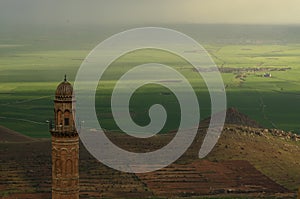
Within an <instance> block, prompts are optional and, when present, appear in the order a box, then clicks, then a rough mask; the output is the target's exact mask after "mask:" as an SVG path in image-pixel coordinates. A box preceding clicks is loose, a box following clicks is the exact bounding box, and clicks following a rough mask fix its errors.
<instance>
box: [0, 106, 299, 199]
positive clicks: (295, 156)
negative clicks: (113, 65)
mask: <svg viewBox="0 0 300 199" xmlns="http://www.w3.org/2000/svg"><path fill="white" fill-rule="evenodd" d="M229 112H230V113H231V114H228V115H227V117H228V116H230V119H227V120H226V121H227V122H228V121H232V123H238V121H240V122H241V123H242V124H243V125H237V124H232V123H230V124H226V125H225V127H224V129H223V132H222V134H221V137H220V139H219V141H218V143H217V145H216V146H215V148H214V149H213V151H212V152H211V153H210V154H209V155H208V156H207V157H206V158H205V159H203V160H199V159H198V151H199V149H200V146H201V142H202V140H203V137H204V135H205V133H206V128H207V121H206V122H205V121H204V122H203V123H201V125H200V127H199V129H198V135H197V138H196V139H195V141H194V143H193V144H192V146H191V147H190V148H189V150H188V151H187V152H186V153H185V154H184V155H183V157H182V158H180V159H179V160H178V161H176V162H175V163H173V164H171V165H169V166H168V167H166V168H163V169H161V170H159V171H155V172H150V173H146V174H138V175H135V174H130V173H123V172H119V171H116V170H113V169H111V168H108V167H107V166H105V165H103V164H101V163H99V162H98V161H97V160H95V159H94V158H93V157H92V156H91V155H90V154H89V153H88V152H87V151H86V150H85V148H84V146H83V145H81V146H80V165H79V168H80V189H81V191H80V197H81V198H100V197H105V198H120V197H122V198H152V197H153V198H154V197H171V198H173V197H192V196H193V197H196V198H197V197H200V196H201V197H202V196H206V197H229V198H230V197H234V198H264V197H277V198H295V197H296V191H297V189H298V187H299V185H300V137H299V136H298V135H295V134H292V133H290V132H284V131H281V130H276V129H264V128H258V127H259V125H258V124H255V123H253V122H252V121H250V119H249V118H248V117H246V116H243V114H241V113H239V112H238V111H236V110H229ZM244 124H248V125H249V124H255V125H252V126H245V125H244ZM107 135H108V137H109V138H110V139H111V140H112V141H113V142H114V143H116V144H118V145H119V146H120V147H122V148H124V149H127V150H130V151H136V152H138V151H139V152H141V151H143V152H145V151H151V150H155V149H158V148H160V147H162V146H164V145H165V144H167V143H168V142H169V141H170V140H171V139H172V138H173V136H174V133H170V134H165V135H160V136H154V137H153V138H150V139H134V138H132V137H130V136H126V135H124V134H117V133H107ZM25 140H26V139H25ZM158 158H159V157H158ZM0 176H1V178H0V196H1V197H2V198H3V199H7V198H22V199H23V198H32V199H38V198H41V199H46V198H51V142H50V140H44V141H31V142H5V143H3V142H2V143H0Z"/></svg>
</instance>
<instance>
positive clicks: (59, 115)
mask: <svg viewBox="0 0 300 199" xmlns="http://www.w3.org/2000/svg"><path fill="white" fill-rule="evenodd" d="M56 118H57V124H56V125H58V126H59V127H61V126H62V111H61V110H58V111H57V117H56Z"/></svg>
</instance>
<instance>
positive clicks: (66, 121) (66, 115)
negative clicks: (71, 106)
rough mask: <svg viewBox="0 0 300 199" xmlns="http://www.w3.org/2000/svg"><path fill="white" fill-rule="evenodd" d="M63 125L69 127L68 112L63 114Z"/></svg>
mask: <svg viewBox="0 0 300 199" xmlns="http://www.w3.org/2000/svg"><path fill="white" fill-rule="evenodd" d="M64 125H65V126H69V125H70V111H69V110H66V111H65V113H64Z"/></svg>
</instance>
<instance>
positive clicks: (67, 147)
mask: <svg viewBox="0 0 300 199" xmlns="http://www.w3.org/2000/svg"><path fill="white" fill-rule="evenodd" d="M73 102H74V95H73V87H72V85H71V84H70V83H69V82H68V81H67V79H66V77H65V79H64V81H63V82H61V83H60V84H59V85H58V87H57V89H56V92H55V99H54V118H55V119H54V124H52V125H51V127H50V132H51V135H52V199H78V198H79V170H78V160H79V137H78V133H77V131H76V128H75V123H74V114H75V110H74V107H72V104H73Z"/></svg>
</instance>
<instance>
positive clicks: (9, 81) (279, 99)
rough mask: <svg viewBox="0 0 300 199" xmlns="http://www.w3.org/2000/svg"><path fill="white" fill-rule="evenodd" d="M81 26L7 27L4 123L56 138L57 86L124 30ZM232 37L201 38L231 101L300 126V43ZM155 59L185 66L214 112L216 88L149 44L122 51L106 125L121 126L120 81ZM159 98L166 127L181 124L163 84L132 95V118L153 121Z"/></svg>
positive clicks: (102, 111) (273, 122) (1, 64)
mask: <svg viewBox="0 0 300 199" xmlns="http://www.w3.org/2000/svg"><path fill="white" fill-rule="evenodd" d="M82 31H83V33H82V35H81V34H80V32H78V34H73V37H69V36H68V32H67V33H66V31H61V32H63V35H62V34H60V32H55V33H53V32H52V33H51V32H50V33H47V32H46V31H41V32H42V33H43V34H39V33H35V34H32V35H30V34H28V33H29V32H30V30H29V29H28V30H26V31H25V30H24V36H20V34H21V33H18V34H17V33H16V35H11V34H8V33H5V32H4V33H2V34H3V35H4V36H2V37H0V38H1V40H0V125H3V126H6V127H8V128H11V129H13V130H16V131H18V132H21V133H23V134H25V135H29V136H32V137H50V133H49V132H48V124H47V123H46V121H47V120H51V119H52V117H53V98H54V92H55V88H56V86H57V85H58V84H59V82H60V81H62V80H63V76H64V74H67V75H68V80H69V81H70V82H72V83H73V81H74V79H75V76H76V72H77V70H78V68H79V66H80V64H81V62H82V61H83V60H84V58H85V57H86V56H87V54H88V53H89V51H90V50H92V49H93V48H94V47H95V46H96V45H97V43H98V42H100V41H102V40H103V39H104V38H106V37H108V36H109V35H110V33H117V32H115V31H114V30H111V31H110V33H107V32H106V34H103V35H101V36H99V37H98V36H97V34H92V33H89V34H90V35H88V33H87V31H85V30H82ZM97 31H98V32H99V30H97ZM91 32H92V31H91ZM194 34H195V33H194ZM74 35H75V36H74ZM87 36H88V37H87ZM198 37H201V36H198ZM215 37H217V36H215ZM232 37H233V38H232V39H231V40H228V41H226V42H224V41H222V42H220V41H215V42H214V41H213V39H207V41H206V42H202V41H201V40H200V39H199V41H200V42H201V43H203V45H204V47H205V48H206V50H207V51H208V52H209V54H210V55H211V57H212V59H213V60H214V61H215V63H216V64H217V66H218V67H219V69H220V71H221V73H222V77H223V80H224V85H225V87H226V93H227V101H228V107H236V108H238V109H239V111H241V112H243V113H245V114H247V115H249V116H250V117H251V118H253V119H255V120H257V121H258V122H259V123H260V124H261V125H262V126H264V127H267V128H279V129H284V130H287V131H294V132H298V133H299V132H300V126H299V116H298V115H299V114H298V113H299V112H300V106H299V105H298V104H299V102H300V78H299V77H300V57H299V54H300V43H299V44H298V43H296V42H274V41H273V40H271V41H270V40H268V39H269V38H267V37H266V39H267V41H264V40H263V39H261V38H260V39H256V38H254V39H253V38H252V40H251V41H247V42H244V43H241V38H238V39H236V40H234V38H235V37H234V35H233V36H232ZM258 37H259V36H258ZM196 39H198V38H196ZM275 39H276V38H275ZM245 41H246V39H245ZM187 50H189V49H187ZM195 56H197V52H195ZM149 62H159V63H164V64H166V65H169V66H172V67H174V68H175V69H176V70H178V71H179V72H180V73H182V74H183V75H184V76H185V77H186V78H187V79H188V80H189V81H190V83H191V85H192V86H193V88H194V90H195V92H196V94H197V97H198V99H199V103H200V110H201V119H204V118H206V117H209V116H210V98H209V93H208V91H207V88H206V86H205V84H204V82H203V80H202V79H201V77H200V76H199V75H198V74H197V72H195V71H194V70H193V68H192V67H191V66H190V65H189V64H188V63H187V62H186V61H185V60H183V59H181V58H179V57H177V56H175V55H173V54H171V53H168V52H164V51H157V50H151V49H148V50H141V51H135V52H131V53H129V54H127V55H124V56H123V57H120V58H119V59H118V60H116V61H115V62H114V63H113V64H112V65H111V66H110V68H109V69H108V71H107V72H106V73H105V76H104V78H103V80H101V84H99V85H101V86H99V87H98V91H97V95H96V110H97V115H98V116H99V122H100V124H101V126H103V127H104V128H105V129H108V130H111V131H119V129H118V127H117V125H116V124H115V122H114V120H113V117H112V115H111V110H110V96H111V92H112V90H113V87H114V85H115V82H116V80H117V79H118V78H119V77H120V76H121V75H122V74H123V73H125V72H126V71H128V70H129V69H130V68H132V67H134V66H136V65H139V64H143V63H149ZM266 74H271V77H264V75H266ZM156 103H159V104H162V105H164V107H165V108H166V110H167V112H168V119H167V122H166V124H165V127H164V128H163V129H162V131H161V132H162V133H166V132H168V131H171V130H174V129H176V128H177V127H178V126H177V125H178V121H179V119H180V114H179V113H180V108H179V106H178V102H177V100H176V98H175V96H174V95H173V94H172V93H170V91H169V90H168V89H166V88H163V87H161V86H157V85H147V86H144V87H141V88H140V89H138V90H137V92H136V93H135V95H134V96H132V100H131V103H130V111H131V113H133V114H132V119H133V120H134V121H135V122H136V123H138V124H140V125H146V124H148V123H149V122H150V121H149V117H148V110H149V107H150V106H151V105H153V104H156Z"/></svg>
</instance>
